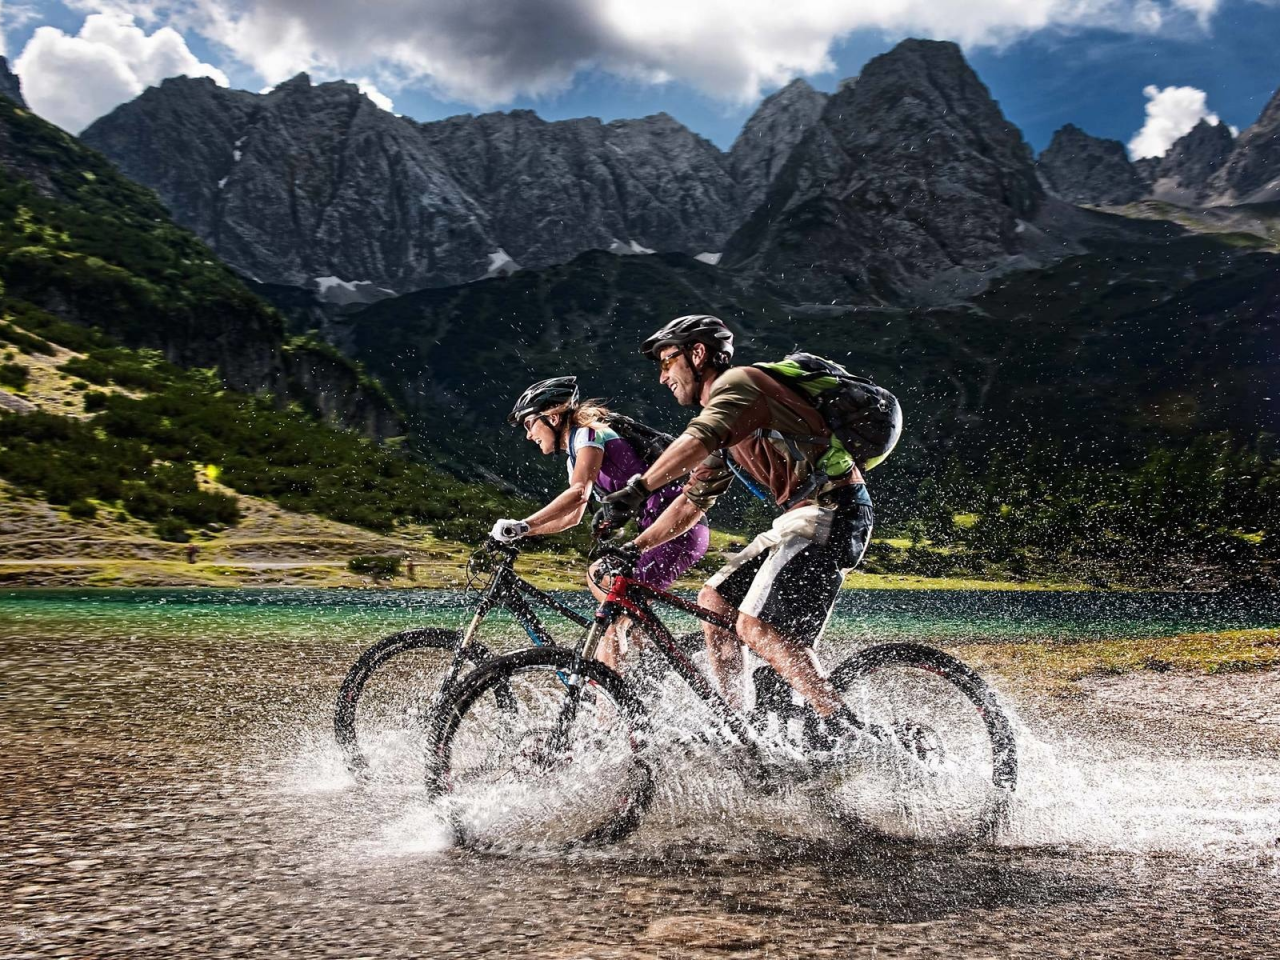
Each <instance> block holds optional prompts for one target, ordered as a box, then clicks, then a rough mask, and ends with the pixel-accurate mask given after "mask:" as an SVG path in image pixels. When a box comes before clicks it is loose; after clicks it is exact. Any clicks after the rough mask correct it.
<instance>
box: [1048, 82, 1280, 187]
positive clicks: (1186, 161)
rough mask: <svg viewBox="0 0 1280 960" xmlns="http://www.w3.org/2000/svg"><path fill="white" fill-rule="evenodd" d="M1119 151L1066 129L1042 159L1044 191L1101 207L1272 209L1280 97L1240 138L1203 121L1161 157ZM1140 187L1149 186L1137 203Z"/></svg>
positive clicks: (1278, 164) (1279, 161)
mask: <svg viewBox="0 0 1280 960" xmlns="http://www.w3.org/2000/svg"><path fill="white" fill-rule="evenodd" d="M1117 146H1119V142H1118V141H1115V140H1104V139H1101V138H1098V137H1093V136H1090V135H1089V134H1087V133H1085V132H1083V131H1082V130H1080V129H1079V128H1078V127H1075V126H1074V125H1072V124H1068V125H1067V126H1065V127H1063V128H1062V129H1060V130H1058V131H1057V133H1055V134H1054V138H1053V142H1052V143H1051V144H1050V145H1049V147H1048V148H1047V149H1046V150H1045V151H1044V152H1043V153H1042V154H1041V155H1040V160H1039V164H1038V165H1039V168H1040V171H1041V174H1042V178H1043V179H1044V182H1045V185H1046V187H1047V188H1048V189H1049V190H1050V191H1051V192H1052V193H1054V195H1055V196H1058V197H1061V198H1062V199H1064V200H1067V201H1069V202H1071V203H1087V204H1095V205H1102V206H1107V205H1122V204H1125V203H1132V202H1135V201H1138V200H1159V201H1164V202H1168V203H1175V204H1179V205H1181V206H1188V207H1216V206H1242V205H1248V204H1264V203H1270V202H1272V201H1275V200H1278V199H1280V90H1277V91H1276V93H1275V95H1274V96H1272V98H1271V100H1270V102H1269V103H1268V104H1267V106H1266V107H1265V108H1264V109H1263V111H1262V113H1261V115H1260V116H1259V117H1258V120H1257V122H1256V123H1254V124H1253V125H1252V126H1251V127H1249V128H1248V129H1247V130H1245V131H1244V132H1243V133H1241V134H1240V136H1239V137H1236V136H1234V135H1233V134H1232V132H1231V129H1230V128H1229V127H1228V126H1227V125H1226V124H1225V123H1221V122H1219V123H1209V122H1208V121H1207V120H1203V119H1202V120H1200V121H1199V122H1198V123H1197V124H1196V125H1195V126H1194V127H1192V128H1191V130H1189V131H1188V132H1187V133H1185V134H1184V135H1183V136H1181V137H1180V138H1178V140H1176V141H1175V142H1174V143H1173V145H1172V146H1171V147H1170V148H1169V150H1168V151H1167V152H1166V153H1165V154H1164V155H1163V156H1160V157H1143V158H1141V159H1139V160H1135V161H1130V160H1129V159H1128V157H1127V156H1125V155H1122V154H1120V153H1118V152H1117V150H1116V148H1117ZM1103 157H1105V158H1106V160H1105V163H1104V162H1102V161H1101V158H1103ZM1135 180H1137V181H1140V182H1141V183H1142V184H1144V185H1145V186H1144V188H1143V189H1141V190H1140V192H1139V193H1138V194H1137V195H1136V196H1135V195H1133V190H1134V182H1135Z"/></svg>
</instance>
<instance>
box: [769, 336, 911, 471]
mask: <svg viewBox="0 0 1280 960" xmlns="http://www.w3.org/2000/svg"><path fill="white" fill-rule="evenodd" d="M754 366H756V367H757V368H758V369H760V370H763V371H764V372H765V373H767V374H768V375H769V376H771V377H773V379H775V380H777V381H778V382H779V383H781V384H783V385H784V386H787V387H789V388H790V389H791V390H793V391H794V392H796V393H798V394H799V395H800V396H801V397H803V398H804V399H805V400H806V401H808V402H809V403H810V404H812V405H813V406H814V407H815V408H816V409H817V411H818V413H820V414H821V415H822V419H823V420H824V421H825V422H826V424H827V426H828V427H829V428H830V430H831V433H832V436H834V437H835V439H836V440H838V441H839V442H840V445H841V446H843V447H844V449H845V450H847V451H848V453H849V455H850V456H852V457H853V459H854V462H855V463H857V465H858V466H859V467H860V468H861V469H862V470H870V469H872V468H873V467H876V466H879V465H880V464H881V463H884V461H885V459H886V458H887V457H888V456H889V454H890V453H892V452H893V448H894V447H895V446H897V443H898V438H899V437H900V436H901V435H902V406H901V405H900V404H899V403H898V400H897V398H896V397H895V396H894V395H893V394H892V393H890V392H889V391H888V390H886V389H885V388H884V387H880V386H877V385H876V384H875V383H873V382H872V381H871V380H870V379H868V378H867V377H859V376H857V375H855V374H852V373H850V372H849V371H848V370H846V369H845V368H844V367H842V366H840V364H838V363H833V362H832V361H830V360H825V359H823V358H822V357H819V356H815V355H814V354H812V353H792V354H788V355H787V356H786V358H785V359H783V360H781V361H779V362H777V363H757V364H755V365H754ZM780 439H783V440H787V439H789V438H787V437H786V436H780ZM790 439H794V440H798V441H800V442H804V441H805V440H810V439H812V438H808V437H796V438H790Z"/></svg>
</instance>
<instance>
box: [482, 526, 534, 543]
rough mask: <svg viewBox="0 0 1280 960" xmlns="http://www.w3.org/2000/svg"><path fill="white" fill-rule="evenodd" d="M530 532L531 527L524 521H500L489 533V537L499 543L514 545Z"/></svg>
mask: <svg viewBox="0 0 1280 960" xmlns="http://www.w3.org/2000/svg"><path fill="white" fill-rule="evenodd" d="M528 532H529V525H528V524H527V523H525V522H524V521H523V520H499V521H498V522H497V523H495V524H494V525H493V529H492V530H491V531H489V536H491V537H493V539H495V540H497V541H498V542H499V543H514V542H515V541H516V540H519V539H520V538H521V537H523V536H524V535H525V534H526V533H528Z"/></svg>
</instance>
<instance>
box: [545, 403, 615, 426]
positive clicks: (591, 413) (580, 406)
mask: <svg viewBox="0 0 1280 960" xmlns="http://www.w3.org/2000/svg"><path fill="white" fill-rule="evenodd" d="M553 413H567V414H569V423H570V424H571V425H573V426H575V427H589V426H591V425H592V424H593V423H601V424H603V423H607V422H608V419H609V417H611V416H612V415H613V411H612V410H610V409H609V408H608V407H606V406H605V405H604V401H603V400H601V399H599V398H596V399H592V400H582V401H579V402H578V403H576V404H574V405H573V406H572V407H570V406H569V405H568V404H567V403H565V404H561V405H560V406H558V407H552V408H551V409H550V410H544V411H542V416H544V417H549V416H551V415H552V414H553Z"/></svg>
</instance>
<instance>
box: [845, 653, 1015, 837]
mask: <svg viewBox="0 0 1280 960" xmlns="http://www.w3.org/2000/svg"><path fill="white" fill-rule="evenodd" d="M831 681H832V683H833V684H834V685H835V687H836V689H837V690H838V691H839V692H840V695H841V698H842V699H843V700H844V701H845V704H846V706H847V707H848V708H849V709H850V710H851V711H852V712H853V714H854V715H855V716H857V717H858V718H859V719H860V720H861V721H862V722H863V723H865V724H866V725H867V732H868V734H869V735H868V736H865V737H863V738H861V739H860V741H859V743H858V745H857V746H856V747H855V749H854V750H853V751H852V752H851V754H850V756H849V758H848V761H847V762H846V763H843V764H841V766H840V768H839V769H838V770H837V771H836V776H835V778H834V779H835V783H833V784H832V793H831V796H830V799H831V801H832V802H833V803H836V804H837V805H838V807H839V808H840V809H842V810H843V811H846V812H848V813H850V814H852V816H853V818H854V819H855V820H856V821H857V822H858V823H859V824H860V825H861V826H863V827H867V828H870V829H873V830H875V831H876V832H879V833H884V834H888V835H891V836H899V837H903V838H910V839H929V840H939V839H947V838H956V837H962V836H972V835H974V834H989V833H991V832H992V831H993V830H995V829H996V828H998V827H999V826H1000V825H1001V824H1002V823H1003V822H1004V819H1005V817H1006V816H1007V813H1008V805H1009V803H1010V801H1011V799H1012V794H1013V791H1014V789H1015V788H1016V787H1017V781H1018V751H1017V743H1016V741H1015V739H1014V734H1013V728H1012V726H1011V724H1010V723H1009V718H1008V716H1007V714H1006V713H1005V711H1004V709H1003V708H1002V707H1001V705H1000V702H999V700H998V698H997V697H996V695H995V692H994V691H993V690H992V689H991V688H990V687H989V686H987V684H986V682H985V681H984V680H983V679H982V678H981V677H980V676H978V674H977V673H975V672H974V671H973V670H972V669H971V668H969V667H968V666H966V665H965V664H963V663H961V662H960V661H959V660H957V659H956V658H955V657H952V656H950V655H949V654H946V653H943V652H942V651H940V650H934V649H933V648H931V647H926V646H923V645H921V644H914V643H890V644H883V645H881V646H875V647H870V648H868V649H866V650H862V651H859V652H858V653H857V654H855V655H854V656H852V657H850V658H849V659H848V660H845V661H844V662H843V663H841V664H840V665H839V666H838V667H837V668H836V669H835V670H834V671H833V672H832V674H831Z"/></svg>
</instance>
